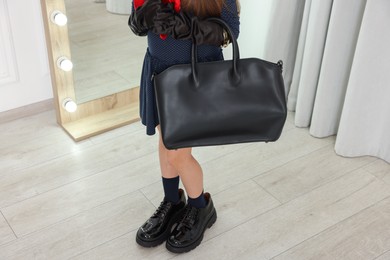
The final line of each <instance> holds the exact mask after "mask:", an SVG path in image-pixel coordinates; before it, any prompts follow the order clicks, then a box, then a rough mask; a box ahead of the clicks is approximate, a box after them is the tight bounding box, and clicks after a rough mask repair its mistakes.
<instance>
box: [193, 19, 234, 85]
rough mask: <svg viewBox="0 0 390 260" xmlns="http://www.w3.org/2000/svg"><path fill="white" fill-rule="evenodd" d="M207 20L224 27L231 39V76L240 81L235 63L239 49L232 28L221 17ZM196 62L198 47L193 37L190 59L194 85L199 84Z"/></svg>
mask: <svg viewBox="0 0 390 260" xmlns="http://www.w3.org/2000/svg"><path fill="white" fill-rule="evenodd" d="M206 20H207V21H210V22H215V23H218V24H219V25H221V26H222V27H224V29H225V30H226V32H227V33H228V35H229V37H230V39H231V40H232V45H233V60H232V62H233V77H234V79H235V80H236V81H237V82H238V81H240V74H239V73H238V68H237V63H238V60H239V59H240V50H239V47H238V43H237V40H236V38H235V37H234V34H233V31H232V29H231V28H230V27H229V25H228V24H227V23H226V22H225V21H224V20H222V19H220V18H216V17H210V18H208V19H206ZM193 25H194V21H193V22H192V26H193ZM197 62H198V47H197V45H196V42H195V38H193V43H192V59H191V66H192V77H193V79H194V82H195V84H196V86H199V80H198V73H197V71H196V63H197Z"/></svg>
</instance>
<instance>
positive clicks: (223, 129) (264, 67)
mask: <svg viewBox="0 0 390 260" xmlns="http://www.w3.org/2000/svg"><path fill="white" fill-rule="evenodd" d="M208 20H209V21H213V22H216V23H219V24H221V25H222V26H224V28H225V29H226V31H227V32H228V33H229V35H230V38H231V39H232V44H233V60H232V61H215V62H204V63H203V62H202V63H198V62H197V58H196V57H197V47H196V44H195V43H194V44H193V46H192V63H191V64H184V65H183V64H182V65H174V66H171V67H169V68H168V69H166V70H165V71H163V72H161V73H160V74H157V75H155V77H154V87H155V91H156V102H157V109H158V115H159V118H160V126H161V134H162V140H163V143H164V145H165V147H166V148H167V149H178V148H184V147H197V146H213V145H224V144H235V143H246V142H272V141H276V140H277V139H279V137H280V135H281V132H282V129H283V126H284V123H285V121H286V117H287V106H286V96H285V89H284V82H283V77H282V70H283V63H282V62H281V61H279V62H278V63H271V62H268V61H264V60H260V59H257V58H249V59H240V55H239V48H238V44H237V41H236V39H235V38H234V37H233V33H232V31H231V29H230V28H229V26H228V25H227V24H226V23H225V22H224V21H223V20H221V19H219V18H209V19H208Z"/></svg>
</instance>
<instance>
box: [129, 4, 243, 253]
mask: <svg viewBox="0 0 390 260" xmlns="http://www.w3.org/2000/svg"><path fill="white" fill-rule="evenodd" d="M139 2H140V0H134V1H133V12H132V14H131V16H130V19H129V26H130V28H131V29H132V31H133V32H134V33H135V34H136V35H139V36H145V35H147V37H148V48H147V51H146V55H145V59H144V64H143V71H142V76H141V84H140V116H141V120H142V123H143V124H144V125H145V126H146V133H147V134H148V135H154V134H155V128H157V129H158V130H159V131H160V127H159V119H158V114H157V108H156V103H155V96H154V88H153V82H152V75H153V74H154V73H157V74H158V73H160V72H162V71H163V70H165V69H167V68H168V67H169V66H172V65H175V64H184V63H190V62H191V46H192V40H196V44H198V45H199V46H198V61H200V62H202V61H203V62H206V61H217V60H223V55H222V48H221V46H225V45H227V43H228V42H229V38H228V36H227V33H226V32H225V31H224V29H223V28H222V27H221V26H220V25H218V24H216V23H213V22H209V21H206V20H205V19H206V18H207V17H220V18H222V19H223V20H224V21H225V22H227V23H228V24H229V26H230V27H231V29H232V30H233V32H234V37H236V38H237V37H238V34H239V24H240V22H239V3H238V0H181V3H179V2H180V1H177V0H175V1H174V0H166V1H161V0H145V1H144V2H143V1H142V0H141V2H143V3H141V4H142V5H140V3H139ZM166 2H174V4H171V3H166ZM134 7H135V8H134ZM183 87H185V86H183ZM177 109H180V108H179V107H178V108H177ZM191 151H192V148H182V149H178V150H168V149H166V148H165V147H164V144H163V142H162V139H161V134H160V138H159V160H160V168H161V174H162V184H163V188H164V195H165V196H164V199H163V201H162V202H161V204H160V206H159V207H158V208H157V210H156V211H155V212H154V214H153V215H152V216H151V217H150V218H149V219H148V220H147V221H146V222H145V223H144V224H143V225H142V226H141V227H140V228H139V230H138V232H137V235H136V241H137V243H138V244H140V245H141V246H144V247H153V246H157V245H159V244H161V243H162V242H164V241H166V247H167V249H168V250H169V251H171V252H174V253H182V252H188V251H190V250H192V249H194V248H195V247H197V246H198V245H199V244H200V243H201V241H202V239H203V233H204V231H205V229H206V228H210V227H211V226H212V225H213V224H214V222H215V221H216V219H217V213H216V210H215V208H214V205H213V201H212V199H211V196H210V194H209V193H204V192H203V172H202V168H201V166H200V165H199V163H198V161H197V160H196V159H195V158H194V157H193V156H192V154H191ZM180 180H181V181H182V183H183V185H184V188H185V191H186V193H187V196H188V199H187V201H186V197H185V195H184V191H183V190H182V189H179V181H180ZM175 224H176V225H175ZM173 227H174V228H173ZM172 228H173V230H172Z"/></svg>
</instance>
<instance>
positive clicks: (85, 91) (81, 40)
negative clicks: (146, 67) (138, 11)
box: [65, 0, 147, 104]
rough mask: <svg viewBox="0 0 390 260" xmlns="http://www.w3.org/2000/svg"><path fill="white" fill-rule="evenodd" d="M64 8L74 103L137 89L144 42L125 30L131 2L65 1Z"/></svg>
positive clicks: (127, 28)
mask: <svg viewBox="0 0 390 260" xmlns="http://www.w3.org/2000/svg"><path fill="white" fill-rule="evenodd" d="M112 3H114V4H115V5H116V6H115V7H116V8H114V10H113V9H112V8H111V9H110V8H109V5H112ZM65 8H66V15H67V17H68V32H69V43H70V51H71V53H72V62H73V64H74V66H73V80H74V88H75V94H76V102H77V103H78V104H80V103H84V102H87V101H91V100H94V99H97V98H101V97H104V96H108V95H111V94H114V93H118V92H121V91H124V90H126V89H130V88H132V87H136V86H138V84H139V81H140V75H141V70H142V67H141V65H142V62H143V58H144V56H145V50H146V47H147V42H146V37H137V36H135V35H134V34H132V33H131V31H130V29H129V27H128V26H127V20H128V17H129V14H126V12H129V13H130V8H131V0H125V1H118V0H114V1H110V0H108V2H107V4H106V1H92V0H65ZM122 13H124V14H122Z"/></svg>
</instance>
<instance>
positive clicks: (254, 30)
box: [224, 0, 275, 59]
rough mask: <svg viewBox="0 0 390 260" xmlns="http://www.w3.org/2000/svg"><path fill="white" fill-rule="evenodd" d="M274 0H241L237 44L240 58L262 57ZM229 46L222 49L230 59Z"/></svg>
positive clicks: (226, 57) (230, 51)
mask: <svg viewBox="0 0 390 260" xmlns="http://www.w3.org/2000/svg"><path fill="white" fill-rule="evenodd" d="M274 2H275V1H274V0H241V17H240V21H241V25H240V36H239V37H238V44H239V47H240V56H241V58H249V57H257V58H264V51H265V48H266V44H267V41H266V40H267V34H268V33H269V30H268V28H269V23H270V20H271V16H272V6H273V4H274ZM231 53H232V50H231V46H229V47H228V48H226V49H225V50H224V56H225V59H231V57H232V55H231Z"/></svg>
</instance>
